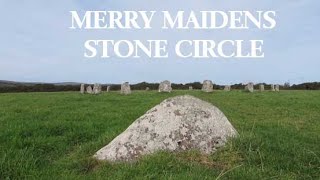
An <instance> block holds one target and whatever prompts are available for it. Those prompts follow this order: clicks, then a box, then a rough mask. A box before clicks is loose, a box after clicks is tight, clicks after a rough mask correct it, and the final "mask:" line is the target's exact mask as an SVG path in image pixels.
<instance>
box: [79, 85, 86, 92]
mask: <svg viewBox="0 0 320 180" xmlns="http://www.w3.org/2000/svg"><path fill="white" fill-rule="evenodd" d="M84 86H85V85H84V84H81V85H80V93H81V94H84V93H85V87H84Z"/></svg>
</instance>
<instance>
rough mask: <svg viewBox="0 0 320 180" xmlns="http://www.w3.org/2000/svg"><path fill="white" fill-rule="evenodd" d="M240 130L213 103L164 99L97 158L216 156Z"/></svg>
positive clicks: (101, 151) (101, 150)
mask: <svg viewBox="0 0 320 180" xmlns="http://www.w3.org/2000/svg"><path fill="white" fill-rule="evenodd" d="M236 135H237V131H236V130H235V128H234V127H233V126H232V125H231V123H230V122H229V121H228V119H227V117H226V116H225V115H224V114H223V113H222V112H221V111H220V110H219V109H218V108H217V107H215V106H213V105H212V104H210V103H208V102H205V101H202V100H200V99H197V98H195V97H193V96H188V95H185V96H178V97H174V98H169V99H166V100H164V101H163V102H162V103H160V104H159V105H157V106H155V107H153V108H152V109H150V110H149V111H148V112H147V113H146V114H144V115H143V116H141V117H140V118H138V119H137V120H136V121H134V122H133V124H131V125H130V126H129V127H128V128H127V129H126V130H125V131H124V132H123V133H121V134H120V135H119V136H117V137H116V138H115V139H114V140H113V141H111V142H110V143H109V144H108V145H107V146H105V147H103V148H102V149H100V150H99V151H98V152H97V153H96V154H95V155H94V157H95V158H97V159H99V160H108V161H131V160H136V159H137V158H139V157H141V156H143V155H147V154H152V153H155V152H157V151H172V152H180V151H186V150H199V151H201V152H202V153H206V154H209V153H213V152H215V151H216V150H217V148H219V147H221V146H223V145H225V143H226V142H227V140H228V139H229V138H231V137H235V136H236Z"/></svg>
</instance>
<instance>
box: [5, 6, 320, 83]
mask: <svg viewBox="0 0 320 180" xmlns="http://www.w3.org/2000/svg"><path fill="white" fill-rule="evenodd" d="M319 9H320V1H315V0H282V1H278V0H260V1H256V0H242V1H234V0H224V1H212V0H202V1H196V0H161V1H160V0H157V1H155V0H135V1H132V0H116V1H115V0H114V1H111V0H90V1H85V0H68V1H63V0H57V1H52V2H51V1H42V0H41V1H40V0H28V1H27V0H1V1H0V21H1V26H0V27H1V31H0V79H1V80H10V81H23V82H82V83H122V82H130V83H138V82H143V81H146V82H160V81H163V80H170V81H171V82H174V83H187V82H196V81H200V82H202V81H203V80H206V79H209V80H212V81H213V82H214V83H216V84H225V85H227V84H234V83H247V82H254V83H262V82H265V83H279V84H283V83H285V82H290V83H291V84H297V83H302V82H314V81H320V70H319V69H320V53H319V50H320V43H319V42H320V35H319V28H320V23H319V20H320V11H319ZM89 10H102V11H108V10H114V11H123V10H135V11H137V10H145V11H158V12H161V11H170V12H171V13H172V14H174V13H175V12H177V11H179V10H184V11H191V10H193V11H200V10H203V11H216V10H221V11H229V10H241V11H242V10H249V11H257V10H263V11H267V10H272V11H276V13H277V17H276V20H277V26H276V28H275V29H273V30H258V29H255V28H252V29H250V30H245V31H234V30H233V31H232V30H226V29H224V30H183V31H181V30H166V31H163V30H161V28H153V29H151V30H147V31H145V30H119V29H118V30H94V31H89V30H72V29H70V28H69V27H70V26H71V15H70V12H69V11H78V12H85V11H89ZM154 21H155V24H156V25H155V27H157V25H160V24H161V20H160V18H157V17H156V18H155V20H154ZM89 39H114V40H118V39H128V40H134V39H138V40H148V39H166V40H168V42H176V41H178V40H182V39H190V40H192V39H207V40H216V41H219V40H223V39H243V40H250V39H263V40H264V47H263V48H264V52H265V58H263V59H222V58H218V59H206V60H205V59H202V60H199V59H192V58H189V59H181V58H177V57H175V56H170V58H167V59H150V58H141V59H119V58H108V59H101V58H94V59H88V58H85V57H84V55H83V54H84V51H85V48H84V42H85V41H86V40H89ZM171 49H172V48H171ZM173 49H174V48H173Z"/></svg>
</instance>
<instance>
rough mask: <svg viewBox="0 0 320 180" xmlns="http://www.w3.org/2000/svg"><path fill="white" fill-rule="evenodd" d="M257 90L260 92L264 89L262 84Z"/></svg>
mask: <svg viewBox="0 0 320 180" xmlns="http://www.w3.org/2000/svg"><path fill="white" fill-rule="evenodd" d="M259 90H260V91H261V92H263V91H264V85H263V84H260V86H259Z"/></svg>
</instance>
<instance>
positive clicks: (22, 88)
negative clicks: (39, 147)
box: [0, 82, 320, 93]
mask: <svg viewBox="0 0 320 180" xmlns="http://www.w3.org/2000/svg"><path fill="white" fill-rule="evenodd" d="M89 85H92V84H87V85H86V86H89ZM259 85H260V84H256V85H255V86H254V87H255V89H259ZM108 86H110V87H111V88H110V90H111V91H117V90H120V88H121V85H120V84H113V85H106V84H102V90H103V91H106V90H107V87H108ZM190 86H192V88H193V89H198V90H199V89H201V88H202V83H200V82H193V83H187V84H175V83H173V84H172V88H173V89H177V90H188V89H189V87H190ZM264 86H265V89H266V90H269V89H271V85H270V84H264ZM147 87H148V88H149V89H150V90H158V87H159V83H147V82H142V83H138V84H133V85H131V89H132V90H146V88H147ZM223 88H224V86H222V85H214V89H217V90H218V89H220V90H222V89H223ZM231 88H232V89H238V90H241V89H244V88H245V85H244V84H234V85H232V86H231ZM280 89H282V90H320V82H312V83H303V84H298V85H296V84H294V85H292V86H290V85H289V84H288V83H286V84H285V85H281V86H280ZM79 90H80V84H79V85H54V84H34V85H14V86H0V93H7V92H59V91H79Z"/></svg>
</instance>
